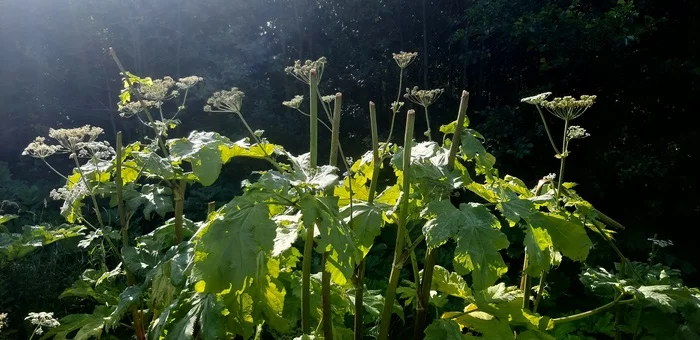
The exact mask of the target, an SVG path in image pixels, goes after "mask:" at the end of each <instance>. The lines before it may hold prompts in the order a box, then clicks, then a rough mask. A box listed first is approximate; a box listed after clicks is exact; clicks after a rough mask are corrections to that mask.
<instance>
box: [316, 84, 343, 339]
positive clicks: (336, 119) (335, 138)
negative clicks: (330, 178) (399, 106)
mask: <svg viewBox="0 0 700 340" xmlns="http://www.w3.org/2000/svg"><path fill="white" fill-rule="evenodd" d="M342 100H343V96H342V94H341V93H340V92H339V93H336V94H335V101H334V104H335V106H334V108H333V119H332V122H331V123H332V126H333V129H332V130H331V154H330V156H329V157H328V164H329V165H331V166H336V165H337V163H338V146H339V145H340V107H341V105H342ZM330 194H331V195H332V192H331V193H330ZM329 256H330V253H329V252H328V251H326V252H325V253H323V257H322V259H321V268H322V269H323V272H322V274H321V311H322V318H321V319H322V320H323V337H324V338H326V339H333V315H332V314H331V273H330V272H329V271H327V270H326V263H327V261H328V257H329Z"/></svg>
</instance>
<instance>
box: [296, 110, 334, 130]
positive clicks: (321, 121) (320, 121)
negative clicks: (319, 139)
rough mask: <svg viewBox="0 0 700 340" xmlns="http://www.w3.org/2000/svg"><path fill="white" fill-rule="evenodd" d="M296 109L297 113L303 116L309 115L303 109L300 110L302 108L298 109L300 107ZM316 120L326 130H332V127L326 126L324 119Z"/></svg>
mask: <svg viewBox="0 0 700 340" xmlns="http://www.w3.org/2000/svg"><path fill="white" fill-rule="evenodd" d="M297 111H299V113H301V114H303V115H304V116H307V117H311V115H310V114H308V113H306V112H304V111H302V110H300V109H297ZM318 122H319V123H321V125H323V126H324V127H325V128H326V130H328V131H330V132H333V129H332V128H331V127H330V126H328V124H326V122H324V121H323V120H321V119H319V120H318Z"/></svg>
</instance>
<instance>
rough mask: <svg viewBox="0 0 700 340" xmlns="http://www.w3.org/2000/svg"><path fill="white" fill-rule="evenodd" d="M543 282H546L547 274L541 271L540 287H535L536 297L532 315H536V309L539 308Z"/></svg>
mask: <svg viewBox="0 0 700 340" xmlns="http://www.w3.org/2000/svg"><path fill="white" fill-rule="evenodd" d="M545 280H547V272H546V271H544V270H543V271H542V274H541V275H540V285H539V286H537V296H536V297H535V304H534V306H533V307H532V312H533V313H537V307H539V306H540V300H542V294H543V293H544V284H545Z"/></svg>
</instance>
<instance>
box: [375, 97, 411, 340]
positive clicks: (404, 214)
mask: <svg viewBox="0 0 700 340" xmlns="http://www.w3.org/2000/svg"><path fill="white" fill-rule="evenodd" d="M415 120H416V112H415V111H414V110H409V111H408V114H407V117H406V135H405V136H404V149H403V152H404V154H403V183H401V190H402V192H403V194H402V195H401V202H400V209H401V210H400V212H399V221H398V231H397V234H396V245H395V247H394V260H393V264H392V266H391V274H390V275H389V285H388V287H387V291H386V297H385V299H384V309H383V310H382V318H381V321H380V323H379V335H378V336H377V339H379V340H386V339H387V338H388V337H389V326H390V325H391V316H392V312H393V305H394V299H395V298H396V287H397V286H398V284H399V276H400V275H401V267H402V266H401V264H400V263H399V260H400V259H401V257H402V253H403V251H404V246H405V241H406V239H405V236H404V234H405V233H406V224H407V219H408V195H409V193H410V184H411V182H410V173H411V172H410V171H409V170H410V168H411V148H412V144H413V127H414V123H415Z"/></svg>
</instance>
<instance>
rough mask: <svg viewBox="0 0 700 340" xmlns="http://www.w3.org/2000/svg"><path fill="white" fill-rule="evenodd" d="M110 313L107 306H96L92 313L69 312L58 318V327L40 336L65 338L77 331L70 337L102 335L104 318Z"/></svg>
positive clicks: (59, 339) (76, 339) (76, 338)
mask: <svg viewBox="0 0 700 340" xmlns="http://www.w3.org/2000/svg"><path fill="white" fill-rule="evenodd" d="M110 314H111V308H110V307H107V306H97V307H95V310H94V311H93V312H92V314H70V315H67V316H65V317H63V318H61V319H60V320H59V322H60V323H61V324H60V325H59V326H58V327H56V328H53V329H50V330H49V331H48V332H46V334H45V335H44V336H43V337H42V339H47V338H51V337H53V338H54V339H55V340H66V339H67V337H68V335H69V334H71V333H73V332H75V331H76V330H77V331H78V332H77V333H75V335H73V336H72V337H71V338H70V339H73V340H87V339H92V338H96V339H99V338H100V337H101V336H102V331H103V329H104V326H105V318H106V317H107V316H109V315H110Z"/></svg>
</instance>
